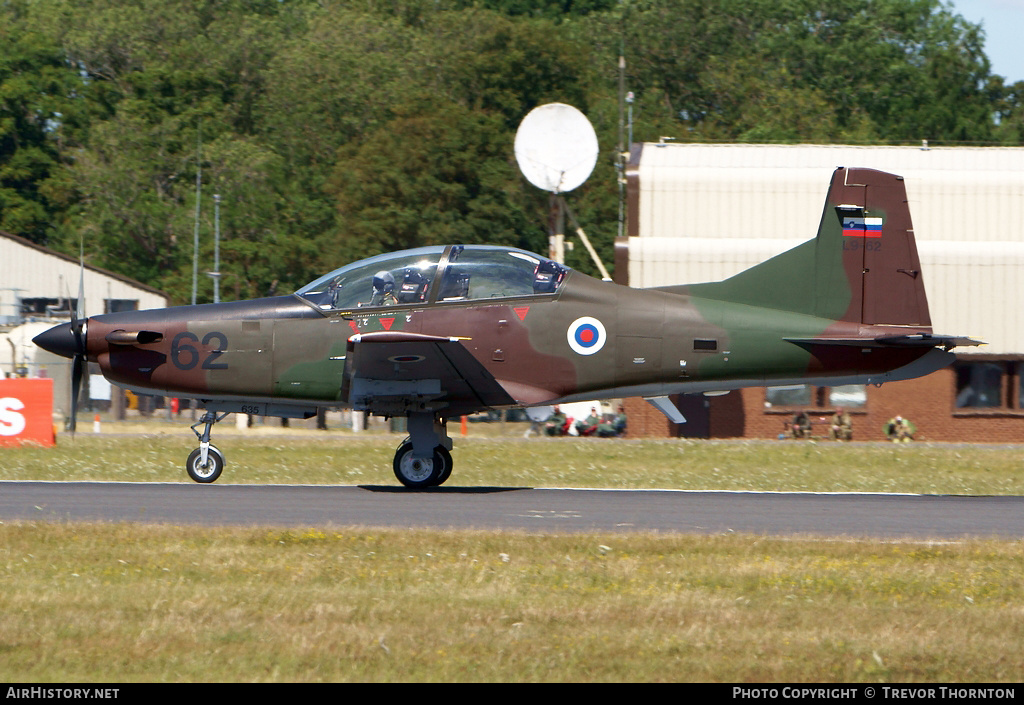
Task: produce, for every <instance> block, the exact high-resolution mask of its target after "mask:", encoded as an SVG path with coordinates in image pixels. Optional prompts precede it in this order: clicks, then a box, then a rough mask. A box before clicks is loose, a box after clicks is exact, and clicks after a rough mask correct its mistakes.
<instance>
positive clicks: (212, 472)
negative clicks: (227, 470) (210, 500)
mask: <svg viewBox="0 0 1024 705" xmlns="http://www.w3.org/2000/svg"><path fill="white" fill-rule="evenodd" d="M227 415H228V412H224V413H223V414H220V415H219V416H218V415H217V414H216V413H214V412H212V411H207V412H206V413H205V414H203V415H202V417H201V418H200V419H199V421H198V422H197V423H195V424H193V426H192V432H193V433H194V434H196V438H198V439H199V447H198V448H196V449H195V450H194V451H192V452H191V453H189V456H188V460H186V461H185V470H186V472H188V476H189V477H191V478H192V479H193V480H195V481H196V482H202V483H209V482H215V481H216V480H217V478H218V477H220V474H221V473H222V472H224V454H223V453H221V452H220V448H218V447H217V446H215V445H213V444H211V443H210V429H212V428H213V425H214V424H215V423H217V422H218V421H221V420H223V419H224V417H225V416H227ZM201 424H205V427H204V428H203V432H202V433H200V432H199V431H197V430H196V427H197V426H199V425H201Z"/></svg>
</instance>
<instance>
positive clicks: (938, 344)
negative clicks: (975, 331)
mask: <svg viewBox="0 0 1024 705" xmlns="http://www.w3.org/2000/svg"><path fill="white" fill-rule="evenodd" d="M785 340H787V341H788V342H790V343H793V344H794V345H799V346H800V347H803V348H806V347H807V346H810V345H835V346H848V347H857V348H943V349H945V350H950V349H952V348H955V347H960V346H975V345H984V344H985V343H984V342H983V341H981V340H974V339H973V338H964V337H962V336H953V335H933V334H932V333H916V334H914V335H881V336H877V337H872V338H786V339H785Z"/></svg>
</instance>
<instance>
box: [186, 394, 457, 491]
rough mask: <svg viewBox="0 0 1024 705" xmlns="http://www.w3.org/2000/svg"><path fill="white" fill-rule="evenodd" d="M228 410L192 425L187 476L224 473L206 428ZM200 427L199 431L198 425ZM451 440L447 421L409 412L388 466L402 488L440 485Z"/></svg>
mask: <svg viewBox="0 0 1024 705" xmlns="http://www.w3.org/2000/svg"><path fill="white" fill-rule="evenodd" d="M229 413H230V412H226V411H225V412H223V413H220V414H218V413H216V412H213V411H207V412H206V413H204V414H203V415H202V417H200V419H199V421H198V422H197V423H195V424H193V425H192V432H193V433H195V434H196V438H198V439H199V447H198V448H196V449H195V450H194V451H192V452H191V453H190V454H189V456H188V460H187V461H185V470H186V471H187V472H188V476H189V477H191V478H192V479H193V480H195V481H196V482H201V483H204V484H206V483H210V482H216V481H217V478H219V477H220V474H221V473H222V472H224V454H223V453H222V452H221V451H220V449H219V448H217V446H215V445H213V444H212V443H210V430H211V429H212V428H213V425H214V424H215V423H217V422H218V421H222V420H223V419H224V417H226V416H227V415H228V414H229ZM200 426H202V427H203V430H202V432H200V431H199V427H200ZM451 449H452V439H450V438H449V437H448V426H447V420H446V419H444V418H435V417H434V414H433V413H428V412H416V413H411V414H409V437H408V438H406V439H405V440H404V441H402V443H401V445H399V446H398V450H396V451H395V459H394V462H393V463H392V467H393V468H394V471H395V477H397V478H398V481H399V482H401V483H402V484H403V485H405V486H406V487H410V488H413V489H421V488H424V487H437V486H438V485H441V484H444V482H445V480H447V479H448V478H449V477H451V474H452V454H451Z"/></svg>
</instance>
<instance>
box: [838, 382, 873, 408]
mask: <svg viewBox="0 0 1024 705" xmlns="http://www.w3.org/2000/svg"><path fill="white" fill-rule="evenodd" d="M828 403H829V406H833V407H836V408H839V407H843V408H845V409H861V408H863V407H864V406H866V405H867V403H868V388H867V386H866V385H863V384H844V385H842V386H839V387H831V388H830V389H829V392H828Z"/></svg>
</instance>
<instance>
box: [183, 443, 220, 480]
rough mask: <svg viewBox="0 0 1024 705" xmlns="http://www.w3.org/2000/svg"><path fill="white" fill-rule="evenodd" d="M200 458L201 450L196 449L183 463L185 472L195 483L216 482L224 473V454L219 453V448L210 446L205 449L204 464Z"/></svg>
mask: <svg viewBox="0 0 1024 705" xmlns="http://www.w3.org/2000/svg"><path fill="white" fill-rule="evenodd" d="M202 456H203V449H202V448H196V449H195V450H194V451H192V452H191V453H189V454H188V460H186V461H185V471H186V472H187V473H188V476H189V477H191V478H192V479H193V480H195V481H196V482H202V483H204V484H205V483H209V482H216V481H217V478H218V477H220V474H221V473H222V472H224V454H223V453H221V452H220V448H218V447H217V446H215V445H211V446H209V447H208V448H207V452H206V461H205V462H204V461H203V457H202Z"/></svg>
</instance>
